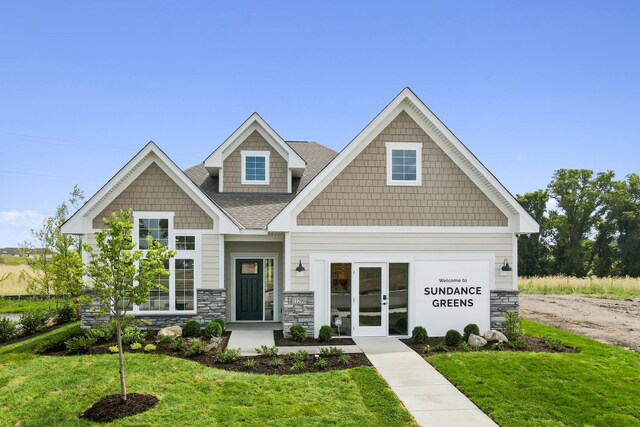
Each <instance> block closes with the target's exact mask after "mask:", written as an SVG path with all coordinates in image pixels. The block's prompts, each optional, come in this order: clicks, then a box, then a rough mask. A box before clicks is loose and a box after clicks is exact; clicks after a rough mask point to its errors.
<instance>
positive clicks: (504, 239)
mask: <svg viewBox="0 0 640 427" xmlns="http://www.w3.org/2000/svg"><path fill="white" fill-rule="evenodd" d="M328 252H336V253H344V252H354V253H358V254H363V253H367V252H371V253H384V252H389V253H394V254H398V253H402V252H413V253H416V252H428V253H434V254H435V253H451V254H454V253H479V252H482V253H493V254H495V263H496V265H495V271H496V275H495V281H496V289H497V290H511V289H513V274H507V275H501V274H499V271H500V269H501V267H502V263H503V261H504V259H507V260H508V261H509V263H512V262H513V261H512V259H513V234H510V233H499V234H490V233H469V234H451V233H376V234H367V233H303V232H296V233H291V258H290V259H289V262H290V264H289V271H290V272H291V290H292V291H296V290H300V291H303V290H309V276H310V275H313V271H310V263H309V254H310V253H328ZM299 261H302V265H303V266H305V268H307V270H308V271H307V274H305V275H304V276H297V275H296V274H295V269H296V267H297V266H298V262H299Z"/></svg>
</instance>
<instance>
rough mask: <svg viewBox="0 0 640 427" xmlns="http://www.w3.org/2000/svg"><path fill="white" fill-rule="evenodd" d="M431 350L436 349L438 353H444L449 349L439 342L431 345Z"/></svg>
mask: <svg viewBox="0 0 640 427" xmlns="http://www.w3.org/2000/svg"><path fill="white" fill-rule="evenodd" d="M433 351H437V352H438V353H446V352H447V351H449V350H448V349H447V347H446V346H445V345H444V343H443V342H439V343H438V344H436V345H434V346H433Z"/></svg>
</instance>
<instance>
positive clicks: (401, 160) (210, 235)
mask: <svg viewBox="0 0 640 427" xmlns="http://www.w3.org/2000/svg"><path fill="white" fill-rule="evenodd" d="M128 208H131V209H132V210H133V220H134V231H133V236H132V237H133V239H134V241H136V242H139V243H138V244H139V245H140V247H141V248H144V245H146V240H145V238H146V237H147V236H148V235H151V236H153V238H154V239H156V240H159V241H160V242H161V243H162V244H164V245H168V246H169V247H170V248H171V249H174V250H176V251H177V255H176V256H175V258H173V259H172V260H171V261H170V262H169V265H168V269H169V270H170V272H171V275H170V276H169V277H168V278H164V279H163V281H164V282H163V284H164V285H165V286H166V287H167V288H168V291H167V292H161V291H159V290H158V291H154V292H152V293H151V294H150V295H149V299H148V301H147V302H145V303H144V304H142V305H140V306H136V307H135V308H134V314H135V315H136V316H138V317H142V318H145V319H147V320H149V321H151V322H152V323H153V325H155V326H156V327H160V326H165V325H172V324H184V323H185V322H186V321H187V320H189V319H196V320H199V321H200V322H201V323H202V324H203V325H204V324H205V323H206V322H208V321H210V320H211V319H213V318H215V317H221V318H224V319H226V320H227V321H228V322H279V323H282V325H283V327H284V329H285V331H288V329H289V327H290V326H291V325H294V324H299V325H303V326H304V327H306V328H307V332H308V334H309V335H312V334H313V335H317V333H318V330H319V329H320V327H321V326H322V325H331V326H332V327H333V328H334V329H335V330H336V331H338V330H339V331H340V333H341V334H342V335H353V336H363V335H368V336H386V335H399V336H402V335H407V334H408V333H410V331H411V328H413V327H414V326H417V325H423V326H425V327H426V328H427V330H428V331H429V334H430V335H433V336H437V335H443V334H444V332H445V331H446V330H448V329H450V328H457V329H459V330H461V329H462V328H463V327H464V326H465V325H466V324H468V323H477V324H478V325H479V326H480V328H481V329H488V328H489V327H490V326H492V327H500V326H501V322H503V321H504V319H503V318H502V314H501V312H502V311H504V310H517V309H518V295H517V253H516V251H517V236H518V235H519V234H521V233H535V232H537V231H538V225H537V224H536V223H535V221H534V220H533V219H532V218H531V217H530V216H529V215H528V214H527V212H526V211H525V210H524V209H523V208H522V207H521V206H520V205H519V204H518V203H517V202H516V201H515V199H514V198H513V196H512V195H511V194H510V193H509V192H508V191H507V190H506V189H505V188H504V187H503V186H502V185H501V184H500V182H498V180H497V179H496V178H495V177H494V176H493V175H492V174H491V173H490V172H489V171H488V170H487V169H486V168H485V167H484V166H483V165H482V163H480V161H478V159H476V157H475V156H474V155H473V154H472V153H471V152H470V151H469V150H468V149H467V148H466V147H465V146H464V145H463V144H462V143H461V142H460V141H459V140H458V139H457V138H456V137H455V136H454V135H453V133H451V131H449V129H447V127H446V126H444V124H442V122H440V120H439V119H438V118H437V117H436V116H435V115H434V114H433V113H432V112H431V111H430V110H429V109H428V108H427V107H426V106H425V105H424V104H423V103H422V101H420V99H418V97H417V96H416V95H415V94H414V93H413V92H412V91H411V90H410V89H408V88H407V89H404V90H403V91H402V92H401V93H400V94H399V95H398V96H397V97H396V98H395V99H394V100H393V101H392V102H391V103H390V104H389V105H387V106H386V107H385V108H384V110H382V112H381V113H380V114H378V116H376V117H375V118H374V119H373V121H371V122H370V123H369V124H368V125H367V126H366V127H365V128H364V129H363V130H362V131H361V132H360V133H359V134H358V135H357V136H356V137H355V138H354V139H353V140H352V141H351V142H350V143H349V144H348V145H347V146H346V147H345V148H344V149H343V150H342V151H341V152H340V153H335V152H334V151H333V150H331V149H329V148H326V147H324V146H322V145H320V144H317V143H315V142H297V141H296V142H294V141H285V140H283V139H282V138H281V137H280V135H279V134H278V133H276V132H275V131H274V130H273V129H272V128H271V127H270V126H269V124H267V123H266V122H265V121H264V120H263V119H262V118H261V117H260V116H259V115H258V114H255V113H254V114H252V115H251V116H250V117H249V118H248V119H247V120H246V121H245V122H244V123H243V124H242V125H241V126H240V127H239V128H238V129H237V130H236V131H235V132H233V134H231V135H230V136H229V137H228V138H227V139H226V140H225V141H224V142H223V143H222V144H221V145H220V146H219V147H218V148H216V149H215V150H214V151H213V153H211V154H210V155H209V156H208V157H207V158H206V159H205V160H204V162H203V163H201V164H198V165H196V166H194V167H192V168H189V169H186V170H181V169H180V168H178V167H177V166H176V164H175V163H174V162H173V161H172V160H171V159H170V158H169V157H168V156H167V155H166V154H165V153H164V152H163V151H162V150H160V149H159V148H158V146H156V145H155V144H154V143H153V142H150V143H148V144H147V145H146V146H145V147H144V148H143V149H142V150H141V151H140V152H139V153H138V154H137V155H136V156H135V157H134V158H133V159H131V161H130V162H129V163H127V164H126V165H125V166H124V167H123V168H122V169H121V170H120V171H119V172H118V173H117V174H116V175H115V176H114V177H113V178H112V179H111V180H110V181H109V182H108V183H107V184H106V185H105V186H104V187H102V189H100V191H98V192H97V193H96V194H95V195H94V196H93V197H92V198H91V199H90V200H89V201H88V202H87V203H86V204H85V205H84V206H83V207H82V208H81V209H80V210H79V211H78V212H77V213H76V214H75V215H73V217H72V218H71V219H70V220H69V221H68V222H67V223H65V224H64V226H63V232H65V233H70V234H77V235H81V236H82V237H83V239H84V241H85V242H88V243H89V244H92V243H94V242H95V240H94V233H95V232H96V230H97V229H100V228H101V227H102V224H103V222H102V219H103V218H104V217H108V216H109V215H110V214H111V212H114V211H117V210H118V209H128ZM94 316H95V314H94V312H93V311H91V310H89V309H85V310H84V312H83V319H82V321H83V326H88V325H91V324H93V323H94V322H95V321H96V320H95V318H94Z"/></svg>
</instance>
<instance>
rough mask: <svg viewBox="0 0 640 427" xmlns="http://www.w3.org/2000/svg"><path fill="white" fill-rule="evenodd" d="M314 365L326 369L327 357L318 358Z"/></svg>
mask: <svg viewBox="0 0 640 427" xmlns="http://www.w3.org/2000/svg"><path fill="white" fill-rule="evenodd" d="M314 365H316V367H318V368H320V369H324V368H326V367H327V360H326V359H318V360H316V363H314Z"/></svg>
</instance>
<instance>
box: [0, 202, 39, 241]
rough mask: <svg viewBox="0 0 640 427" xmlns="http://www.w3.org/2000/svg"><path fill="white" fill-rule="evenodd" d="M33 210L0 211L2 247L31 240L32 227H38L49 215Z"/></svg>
mask: <svg viewBox="0 0 640 427" xmlns="http://www.w3.org/2000/svg"><path fill="white" fill-rule="evenodd" d="M47 216H48V215H45V214H44V213H42V212H38V211H33V210H28V209H27V210H11V211H0V248H4V247H16V246H18V244H20V243H22V242H24V241H30V240H31V229H32V228H35V229H38V228H40V226H41V225H42V221H43V220H44V219H45V218H46V217H47Z"/></svg>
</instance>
